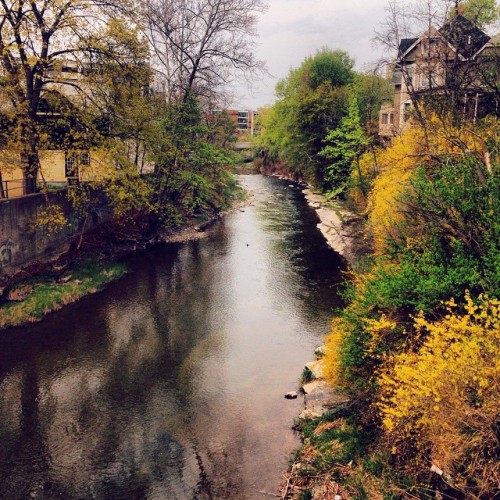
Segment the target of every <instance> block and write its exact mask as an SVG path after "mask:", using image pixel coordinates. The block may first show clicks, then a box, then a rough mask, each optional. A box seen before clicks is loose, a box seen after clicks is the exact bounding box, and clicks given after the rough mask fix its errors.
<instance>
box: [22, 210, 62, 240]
mask: <svg viewBox="0 0 500 500" xmlns="http://www.w3.org/2000/svg"><path fill="white" fill-rule="evenodd" d="M67 224H68V221H67V219H66V217H65V215H64V212H63V209H62V208H61V207H60V206H59V205H47V206H46V207H43V208H40V209H38V212H37V214H36V218H34V219H33V220H31V221H30V222H29V224H28V228H29V230H30V231H36V230H37V229H42V230H43V231H44V232H46V233H47V234H54V233H58V232H59V231H62V230H63V229H64V227H65V226H66V225H67Z"/></svg>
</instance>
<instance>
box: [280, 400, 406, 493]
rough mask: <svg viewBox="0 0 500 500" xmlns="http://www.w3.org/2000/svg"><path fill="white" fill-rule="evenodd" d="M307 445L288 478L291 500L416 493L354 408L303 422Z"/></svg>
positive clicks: (301, 426) (304, 443) (300, 426)
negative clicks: (394, 468)
mask: <svg viewBox="0 0 500 500" xmlns="http://www.w3.org/2000/svg"><path fill="white" fill-rule="evenodd" d="M298 430H299V431H300V433H301V435H302V439H303V445H302V447H301V448H300V450H297V452H296V454H295V456H294V459H293V463H292V466H291V472H289V473H288V475H287V479H288V483H287V484H288V485H289V491H290V494H291V495H290V498H295V499H301V498H333V497H334V496H335V494H340V495H341V497H342V498H353V499H357V500H368V499H370V500H371V499H376V500H382V499H384V500H385V499H387V500H397V499H403V498H407V497H406V494H407V493H411V492H413V491H415V488H414V485H412V484H411V483H410V482H408V480H407V479H406V478H404V477H402V476H399V475H398V474H396V473H395V472H394V470H393V469H392V467H391V457H390V455H388V454H387V453H386V452H384V451H382V450H378V449H377V447H376V446H374V445H375V443H376V439H375V436H374V435H373V434H371V433H370V432H368V431H367V430H366V429H364V428H363V426H361V425H360V423H359V422H358V421H357V419H356V417H355V415H354V412H353V408H350V407H338V408H336V409H333V410H332V411H331V412H329V413H325V414H324V415H322V416H321V417H318V418H315V419H312V420H307V421H301V422H300V424H299V426H298Z"/></svg>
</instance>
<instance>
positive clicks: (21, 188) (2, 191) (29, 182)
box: [0, 179, 38, 199]
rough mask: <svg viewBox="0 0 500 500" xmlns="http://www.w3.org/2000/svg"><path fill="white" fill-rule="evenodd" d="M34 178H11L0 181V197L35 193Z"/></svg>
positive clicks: (36, 188) (6, 197)
mask: <svg viewBox="0 0 500 500" xmlns="http://www.w3.org/2000/svg"><path fill="white" fill-rule="evenodd" d="M37 191H38V187H37V184H36V180H35V179H12V180H9V181H2V182H0V199H8V198H18V197H19V196H23V195H24V194H26V193H27V192H28V193H36V192H37Z"/></svg>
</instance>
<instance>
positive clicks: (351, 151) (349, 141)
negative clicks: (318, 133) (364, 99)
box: [320, 97, 368, 196]
mask: <svg viewBox="0 0 500 500" xmlns="http://www.w3.org/2000/svg"><path fill="white" fill-rule="evenodd" d="M324 142H325V143H326V146H325V147H324V148H323V149H322V150H321V151H320V155H321V156H323V157H325V158H327V159H328V160H329V161H330V162H331V163H330V164H329V165H328V166H327V168H326V172H325V185H326V186H328V188H329V190H330V191H331V192H332V194H333V195H334V196H337V195H339V194H342V193H344V192H345V190H346V188H347V183H348V181H349V177H350V175H351V170H352V168H353V167H354V166H355V164H357V166H358V170H359V163H358V162H359V157H360V156H361V154H362V153H363V151H364V149H365V148H366V147H367V146H368V138H367V137H366V135H365V133H364V131H363V129H362V127H361V123H360V118H359V111H358V102H357V99H356V98H355V97H354V98H352V99H351V100H350V102H349V108H348V111H347V115H346V116H345V117H344V118H343V119H342V121H341V123H340V126H339V127H338V128H336V129H334V130H330V131H329V132H328V134H327V136H326V138H325V141H324Z"/></svg>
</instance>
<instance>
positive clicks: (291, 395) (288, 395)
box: [285, 391, 298, 399]
mask: <svg viewBox="0 0 500 500" xmlns="http://www.w3.org/2000/svg"><path fill="white" fill-rule="evenodd" d="M297 396H298V394H297V392H296V391H290V392H287V393H286V394H285V399H296V398H297Z"/></svg>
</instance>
